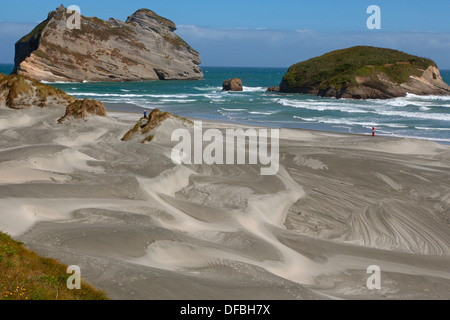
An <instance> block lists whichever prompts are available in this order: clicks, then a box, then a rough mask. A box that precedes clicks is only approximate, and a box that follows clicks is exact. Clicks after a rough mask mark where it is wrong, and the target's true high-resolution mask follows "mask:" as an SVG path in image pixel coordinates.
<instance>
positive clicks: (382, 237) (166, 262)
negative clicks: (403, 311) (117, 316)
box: [0, 108, 450, 299]
mask: <svg viewBox="0 0 450 320" xmlns="http://www.w3.org/2000/svg"><path fill="white" fill-rule="evenodd" d="M60 116H61V110H54V111H51V110H41V109H37V108H36V109H31V110H28V111H13V110H6V109H0V135H1V137H2V139H0V229H1V230H3V231H6V232H8V233H10V234H11V235H13V236H14V237H15V238H17V239H19V240H21V241H23V242H25V243H26V245H27V246H28V247H29V248H31V249H32V250H35V251H36V252H38V253H40V254H41V255H45V256H51V257H54V258H57V259H59V260H61V261H62V262H64V263H66V264H70V265H78V266H80V267H81V272H82V276H83V277H84V278H85V279H86V280H88V281H89V282H91V283H92V284H94V285H95V286H97V287H99V288H100V289H102V290H105V291H106V292H107V294H108V295H109V296H110V297H112V298H114V299H330V298H343V299H348V298H350V299H449V298H450V294H449V292H450V257H449V256H450V228H449V219H450V170H449V168H450V147H447V146H442V145H438V144H435V143H432V142H425V141H419V140H407V139H389V138H382V137H375V138H372V137H369V136H357V135H343V134H342V135H341V134H331V133H324V132H312V131H303V130H291V129H282V130H281V143H280V171H279V173H278V175H277V176H261V175H260V167H259V166H256V165H213V166H208V165H190V166H176V165H174V164H173V163H172V161H171V159H170V153H171V150H172V147H173V145H174V143H172V142H170V141H169V138H170V135H171V132H172V131H173V130H174V129H175V128H177V127H181V126H185V124H183V123H181V122H180V121H166V122H165V123H164V124H163V125H162V126H161V127H159V128H158V129H157V132H156V133H155V138H154V140H153V142H151V143H149V144H146V145H143V144H141V143H138V142H122V141H120V139H121V138H122V136H123V135H124V133H125V132H127V131H128V130H129V129H130V128H131V127H132V126H133V125H134V123H135V122H136V121H137V120H138V117H139V116H140V115H134V114H128V115H126V116H125V115H123V114H119V113H114V114H113V113H112V114H111V117H110V118H109V119H100V118H95V119H90V120H89V121H88V122H83V121H73V122H71V123H68V124H66V125H57V124H56V120H57V119H58V118H59V117H60ZM232 126H233V125H231V124H224V123H204V127H205V128H219V129H220V128H222V129H223V128H227V127H232ZM370 265H378V266H379V267H380V268H381V289H380V290H369V289H368V288H367V287H366V281H367V279H368V277H369V276H370V274H367V273H366V270H367V268H368V267H369V266H370Z"/></svg>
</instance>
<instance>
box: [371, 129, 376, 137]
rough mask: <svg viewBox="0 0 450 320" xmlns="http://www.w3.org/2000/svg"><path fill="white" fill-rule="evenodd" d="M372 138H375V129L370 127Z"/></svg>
mask: <svg viewBox="0 0 450 320" xmlns="http://www.w3.org/2000/svg"><path fill="white" fill-rule="evenodd" d="M372 137H375V127H372Z"/></svg>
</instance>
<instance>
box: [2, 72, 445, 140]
mask: <svg viewBox="0 0 450 320" xmlns="http://www.w3.org/2000/svg"><path fill="white" fill-rule="evenodd" d="M10 67H11V66H10ZM203 70H204V73H205V79H204V80H201V81H152V82H129V83H82V84H73V83H57V84H53V85H54V86H56V87H58V88H61V89H63V90H64V91H66V92H68V93H69V94H72V95H74V96H75V97H77V98H92V99H97V100H101V101H103V102H106V103H132V104H135V105H138V106H140V107H142V110H144V109H152V108H160V109H162V110H165V111H170V112H173V113H176V114H178V115H180V116H186V117H195V118H200V119H212V120H221V121H233V122H239V123H244V124H257V125H268V126H272V127H292V128H304V129H314V130H327V131H335V132H346V133H362V134H370V133H371V128H372V126H375V127H376V130H377V133H378V134H379V135H385V136H397V137H415V138H422V139H429V140H434V141H438V142H444V143H450V97H438V96H427V97H421V96H415V95H408V96H407V97H404V98H396V99H391V100H364V101H362V100H361V101H358V100H347V99H341V100H337V99H333V98H320V97H316V96H312V95H299V94H276V93H267V92H265V91H266V89H267V87H269V86H277V85H279V83H280V82H281V79H282V77H283V75H284V74H285V72H286V71H287V69H285V68H215V67H204V68H203ZM0 72H1V71H0ZM441 73H442V76H443V78H444V80H445V81H446V82H447V83H449V84H450V71H441ZM233 77H240V78H241V79H242V81H243V84H244V92H236V93H230V92H222V83H223V81H225V80H227V79H229V78H233ZM124 108H125V107H124ZM124 111H126V110H124Z"/></svg>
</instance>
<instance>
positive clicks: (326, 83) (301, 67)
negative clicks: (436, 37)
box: [280, 46, 450, 99]
mask: <svg viewBox="0 0 450 320" xmlns="http://www.w3.org/2000/svg"><path fill="white" fill-rule="evenodd" d="M280 91H281V92H294V93H309V94H316V95H319V96H326V97H336V98H354V99H369V98H370V99H387V98H394V97H401V96H405V95H406V94H407V93H408V92H409V93H414V94H418V95H429V94H433V95H448V94H450V88H449V87H448V86H447V85H446V84H445V83H444V81H443V80H442V78H441V76H440V74H439V70H438V68H437V65H436V63H435V62H434V61H432V60H430V59H426V58H421V57H417V56H414V55H410V54H407V53H404V52H401V51H397V50H392V49H386V48H377V47H369V46H356V47H352V48H347V49H342V50H336V51H332V52H329V53H326V54H324V55H322V56H319V57H315V58H312V59H309V60H306V61H303V62H300V63H297V64H294V65H292V66H291V67H290V68H289V70H288V72H287V73H286V74H285V76H284V77H283V80H282V82H281V84H280Z"/></svg>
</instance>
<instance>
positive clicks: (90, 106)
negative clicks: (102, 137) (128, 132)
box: [58, 99, 108, 123]
mask: <svg viewBox="0 0 450 320" xmlns="http://www.w3.org/2000/svg"><path fill="white" fill-rule="evenodd" d="M88 115H93V116H100V117H107V116H108V114H107V113H106V108H105V106H104V104H103V103H102V102H100V101H97V100H89V99H83V100H76V101H74V102H72V103H71V104H69V105H68V106H67V108H66V114H65V115H64V117H62V118H61V119H59V120H58V123H62V122H64V121H65V120H67V119H68V118H74V119H83V120H86V118H87V117H88Z"/></svg>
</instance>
